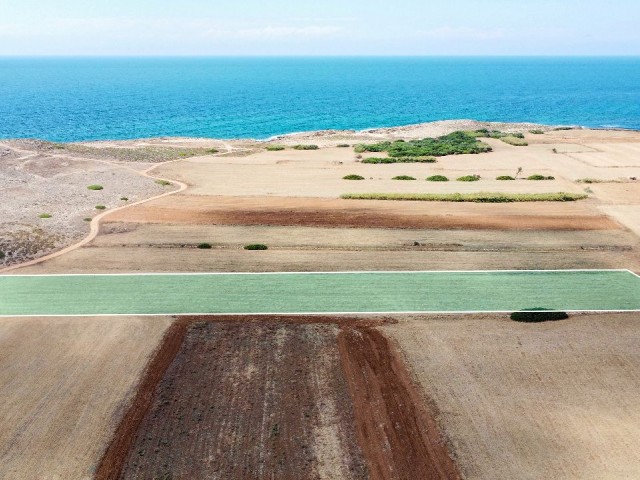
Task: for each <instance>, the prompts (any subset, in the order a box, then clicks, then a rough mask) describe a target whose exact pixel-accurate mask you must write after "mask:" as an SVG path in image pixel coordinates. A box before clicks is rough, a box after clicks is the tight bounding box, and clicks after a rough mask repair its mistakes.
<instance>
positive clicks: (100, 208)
mask: <svg viewBox="0 0 640 480" xmlns="http://www.w3.org/2000/svg"><path fill="white" fill-rule="evenodd" d="M106 208H107V207H105V206H104V205H96V210H106Z"/></svg>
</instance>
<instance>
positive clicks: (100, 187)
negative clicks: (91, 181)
mask: <svg viewBox="0 0 640 480" xmlns="http://www.w3.org/2000/svg"><path fill="white" fill-rule="evenodd" d="M87 189H89V190H104V187H103V186H102V185H89V186H88V187H87Z"/></svg>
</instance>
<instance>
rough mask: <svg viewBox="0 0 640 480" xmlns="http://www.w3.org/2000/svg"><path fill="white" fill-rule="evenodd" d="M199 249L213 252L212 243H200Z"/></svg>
mask: <svg viewBox="0 0 640 480" xmlns="http://www.w3.org/2000/svg"><path fill="white" fill-rule="evenodd" d="M198 248H199V249H200V250H211V249H212V248H213V247H212V246H211V244H210V243H200V244H198Z"/></svg>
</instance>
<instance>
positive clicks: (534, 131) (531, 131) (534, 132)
mask: <svg viewBox="0 0 640 480" xmlns="http://www.w3.org/2000/svg"><path fill="white" fill-rule="evenodd" d="M529 133H531V134H533V135H544V130H540V129H535V130H529Z"/></svg>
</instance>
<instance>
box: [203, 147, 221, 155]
mask: <svg viewBox="0 0 640 480" xmlns="http://www.w3.org/2000/svg"><path fill="white" fill-rule="evenodd" d="M206 152H207V153H211V154H213V153H220V150H218V149H217V148H209V149H208V150H206Z"/></svg>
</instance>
